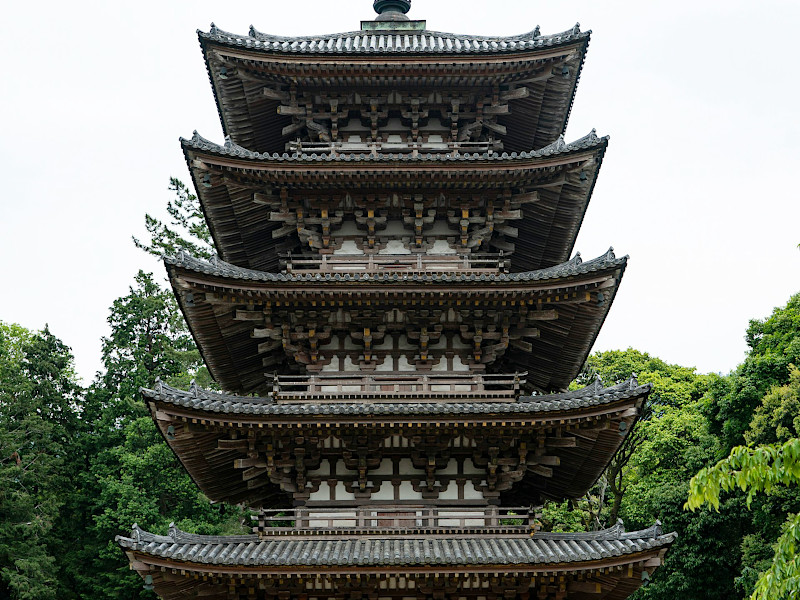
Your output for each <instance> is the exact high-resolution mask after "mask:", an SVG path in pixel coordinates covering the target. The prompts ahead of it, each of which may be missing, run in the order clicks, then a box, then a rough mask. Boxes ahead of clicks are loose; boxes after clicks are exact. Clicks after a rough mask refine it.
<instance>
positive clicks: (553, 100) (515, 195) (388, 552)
mask: <svg viewBox="0 0 800 600" xmlns="http://www.w3.org/2000/svg"><path fill="white" fill-rule="evenodd" d="M409 8H410V2H409V1H408V0H375V9H376V11H377V12H378V14H379V16H378V18H377V19H376V20H374V21H365V22H362V24H361V30H360V31H356V32H352V33H343V34H337V35H329V36H319V37H309V38H284V37H277V36H272V35H267V34H264V33H261V32H259V31H256V30H255V29H251V30H250V33H249V35H246V36H240V35H234V34H231V33H227V32H224V31H221V30H219V29H217V28H216V27H214V26H213V25H212V27H211V31H210V32H208V33H204V32H200V33H199V36H200V43H201V46H202V48H203V53H204V57H205V60H206V64H207V67H208V72H209V76H210V79H211V84H212V88H213V90H214V94H215V97H216V101H217V106H218V108H219V113H220V117H221V120H222V125H223V128H224V131H225V135H226V138H225V143H224V144H223V145H218V144H215V143H213V142H210V141H208V140H206V139H204V138H202V137H200V136H199V135H197V134H195V135H194V136H193V137H192V138H191V139H184V140H181V143H182V146H183V151H184V154H185V156H186V160H187V163H188V166H189V169H190V172H191V175H192V178H193V181H194V184H195V187H196V189H197V191H198V196H199V198H200V201H201V203H202V206H203V210H204V212H205V216H206V219H207V222H208V225H209V227H210V229H211V232H212V235H213V237H214V242H215V245H216V248H217V251H218V254H219V258H218V259H215V260H212V261H210V262H206V261H202V260H197V259H195V258H192V257H190V256H185V255H181V256H177V257H172V258H168V259H166V265H167V270H168V273H169V277H170V281H171V282H172V286H173V288H174V291H175V294H176V296H177V298H178V301H179V303H180V306H181V309H182V310H183V313H184V315H185V317H186V320H187V322H188V324H189V327H190V328H191V331H192V333H193V335H194V338H195V340H196V341H197V344H198V346H199V348H200V350H201V352H202V354H203V357H204V358H205V361H206V364H207V365H208V367H209V369H210V371H211V373H212V374H213V376H214V378H215V379H216V381H217V382H218V383H219V385H220V386H221V387H222V388H224V389H226V390H229V391H230V392H232V393H235V394H240V395H229V394H222V393H216V392H211V391H207V390H202V389H197V388H194V387H193V388H192V389H190V390H188V391H182V390H177V389H174V388H171V387H169V386H167V385H164V384H162V383H160V382H157V383H156V385H155V386H154V389H152V390H142V393H143V395H144V398H145V401H146V403H147V404H148V406H149V407H150V410H151V412H152V414H153V418H154V419H155V421H156V423H157V424H158V426H159V428H160V430H161V431H162V432H163V434H164V437H165V439H166V440H167V442H168V443H169V445H170V447H171V448H172V449H173V450H174V452H175V453H176V455H177V456H178V458H179V459H180V460H181V462H182V464H183V465H184V467H185V468H186V469H187V471H188V472H189V474H190V475H191V476H192V478H193V479H194V481H195V482H196V484H197V485H198V486H199V487H200V489H201V490H202V491H203V492H204V493H205V494H206V495H207V496H208V497H209V498H210V499H211V500H212V501H215V502H230V503H241V504H244V505H246V506H249V507H252V508H254V509H259V510H260V514H259V517H258V519H257V523H256V525H255V527H254V534H253V535H250V536H234V537H208V536H198V535H192V534H187V533H184V532H181V531H178V530H172V531H171V532H170V535H169V536H158V535H153V534H150V533H147V532H144V531H142V530H140V529H139V528H137V527H135V526H134V530H133V533H132V534H131V537H129V538H118V539H119V543H120V544H121V545H122V547H123V548H124V549H125V551H126V552H127V554H128V556H129V558H130V561H131V565H132V568H134V569H135V570H136V571H137V572H139V573H140V574H141V576H142V577H143V578H144V579H145V584H146V586H147V587H148V588H150V587H152V588H154V589H155V591H156V593H157V594H158V595H159V596H161V597H162V598H165V599H176V600H177V599H181V598H209V599H212V600H215V599H226V600H255V599H272V598H276V599H279V600H294V599H298V600H328V599H331V600H333V599H336V600H362V599H364V600H366V599H369V600H429V599H430V600H445V599H448V600H449V599H452V600H456V599H464V600H467V599H468V600H499V599H500V598H502V599H504V600H517V599H519V600H528V599H537V600H545V599H565V598H570V599H582V598H585V599H597V600H604V599H622V598H626V597H627V596H628V595H629V594H630V593H631V592H633V591H634V590H635V589H636V588H637V587H638V586H639V585H641V583H642V582H643V581H646V580H648V579H649V575H650V573H651V572H652V570H653V569H654V568H655V567H657V566H658V565H659V564H660V562H661V559H662V557H663V555H664V553H665V552H666V550H667V548H668V547H669V545H670V544H671V543H672V541H673V539H674V534H669V535H663V534H662V533H661V531H660V530H659V528H658V526H655V527H653V528H651V529H648V530H645V531H638V532H630V533H626V532H625V531H624V529H623V528H622V527H621V525H617V526H615V527H613V528H612V529H609V530H605V531H599V532H591V533H583V534H555V533H543V532H539V531H537V527H536V517H535V510H534V509H533V508H532V507H533V506H536V505H538V504H540V503H541V502H542V501H543V500H545V499H564V498H578V497H581V496H583V495H584V494H585V493H586V491H587V490H588V489H589V488H590V487H591V486H592V485H593V484H594V482H595V481H596V480H597V478H598V477H599V476H600V474H601V473H602V471H603V470H604V468H605V467H606V465H607V464H608V462H609V461H610V460H611V458H612V457H613V455H614V453H615V452H616V451H617V449H618V448H619V446H620V445H621V443H622V442H623V441H624V439H625V436H626V435H627V434H628V432H629V431H630V429H631V427H633V426H634V424H635V423H636V420H637V418H638V415H639V412H640V409H641V407H642V404H643V403H644V401H645V400H646V398H647V395H648V394H649V392H650V388H649V386H640V385H638V384H637V382H636V381H635V380H631V381H627V382H625V383H623V384H619V385H615V386H613V387H604V386H603V384H602V383H601V382H600V381H598V382H596V383H595V384H593V385H591V386H589V387H587V388H584V389H581V390H577V391H570V392H567V391H564V390H566V388H567V386H568V384H569V382H570V381H571V380H572V379H574V377H575V376H576V375H577V374H578V372H579V370H580V368H581V366H582V365H583V363H584V361H585V359H586V357H587V355H588V353H589V351H590V349H591V347H592V344H593V342H594V340H595V338H596V336H597V334H598V332H599V330H600V327H601V326H602V323H603V321H604V319H605V316H606V314H607V313H608V310H609V308H610V306H611V304H612V302H613V299H614V296H615V294H616V291H617V288H618V286H619V283H620V280H621V278H622V275H623V272H624V270H625V265H626V259H625V258H617V257H615V256H614V253H613V252H612V251H609V252H608V253H607V254H605V255H604V256H601V257H599V258H597V259H594V260H590V261H586V262H583V261H582V260H581V259H580V256H579V255H576V256H575V257H574V258H572V259H570V260H568V258H569V256H570V253H571V252H572V249H573V245H574V242H575V238H576V236H577V234H578V230H579V228H580V225H581V222H582V219H583V215H584V213H585V211H586V207H587V205H588V202H589V199H590V196H591V193H592V189H593V187H594V184H595V181H596V179H597V175H598V171H599V169H600V165H601V163H602V159H603V156H604V153H605V150H606V146H607V143H608V138H605V137H598V136H596V135H595V133H594V132H592V133H590V134H589V135H587V136H585V137H583V138H581V139H579V140H577V141H575V142H572V143H566V142H565V141H564V139H563V132H564V130H565V128H566V124H567V119H568V116H569V111H570V107H571V104H572V99H573V97H574V94H575V90H576V87H577V83H578V79H579V76H580V72H581V68H582V65H583V60H584V57H585V54H586V50H587V47H588V43H589V33H588V32H581V31H580V29H579V27H578V26H575V27H574V28H573V29H570V30H568V31H565V32H563V33H559V34H556V35H542V34H540V33H539V30H538V28H537V29H536V30H534V31H532V32H531V33H528V34H524V35H521V36H514V37H508V38H488V37H478V36H466V35H452V34H445V33H439V32H434V31H429V30H427V29H426V26H425V22H424V21H413V20H409V18H408V17H407V16H406V13H407V12H408V10H409Z"/></svg>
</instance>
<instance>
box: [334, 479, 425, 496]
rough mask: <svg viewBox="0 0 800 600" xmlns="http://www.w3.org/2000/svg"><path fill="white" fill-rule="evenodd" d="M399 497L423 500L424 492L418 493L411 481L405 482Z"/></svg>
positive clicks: (402, 483)
mask: <svg viewBox="0 0 800 600" xmlns="http://www.w3.org/2000/svg"><path fill="white" fill-rule="evenodd" d="M398 495H399V500H422V492H418V491H416V490H415V489H414V488H413V487H412V485H411V482H410V481H403V482H401V483H400V488H399V489H398ZM337 499H338V498H337Z"/></svg>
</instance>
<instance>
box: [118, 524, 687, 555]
mask: <svg viewBox="0 0 800 600" xmlns="http://www.w3.org/2000/svg"><path fill="white" fill-rule="evenodd" d="M496 537H497V538H498V539H502V536H496ZM274 539H275V541H293V542H299V543H303V541H304V540H291V539H289V540H282V539H281V538H280V537H275V538H274ZM369 539H370V541H372V542H375V541H379V542H380V541H391V540H395V539H400V541H403V542H405V541H409V540H411V541H420V542H428V543H460V542H461V541H463V540H449V539H431V538H427V537H426V536H425V535H424V534H420V537H419V538H415V537H411V538H407V537H406V538H402V539H401V538H395V537H394V536H392V535H387V536H386V537H385V538H383V539H381V538H378V539H376V538H375V537H374V536H372V537H371V538H369ZM474 539H475V540H482V539H484V538H483V536H481V535H476V536H475V538H474ZM513 539H514V540H515V541H532V542H536V541H570V540H571V541H604V542H609V541H631V540H648V541H674V539H677V533H667V534H665V533H663V532H662V530H661V522H660V521H656V523H655V524H654V525H652V526H650V527H648V528H646V529H641V530H638V531H625V526H624V525H623V523H622V520H618V521H617V523H615V524H614V525H613V526H611V527H609V528H606V529H601V530H598V531H577V532H542V531H539V532H537V533H535V534H534V535H532V536H530V537H529V538H521V539H520V538H517V537H514V538H513ZM115 540H116V541H117V542H118V543H121V544H123V545H125V546H127V547H134V549H141V547H142V546H145V545H147V544H150V543H156V544H181V543H182V544H207V545H225V544H233V543H250V542H255V541H258V542H261V541H262V540H261V538H260V537H259V536H258V535H257V534H242V535H219V536H215V535H204V534H196V533H189V532H186V531H182V530H180V529H178V528H177V526H175V524H174V523H170V526H169V534H168V535H159V534H155V533H151V532H149V531H145V530H143V529H141V528H140V527H139V526H138V525H137V524H135V523H134V525H133V527H132V530H131V534H130V537H126V536H122V535H118V536H116V538H115ZM366 540H367V538H365V537H360V536H357V535H354V536H352V538H350V539H348V540H344V541H350V542H361V541H366ZM322 541H329V540H327V539H325V538H319V539H317V540H316V542H322ZM467 541H471V540H470V539H469V538H468V540H467ZM313 542H314V540H312V543H313Z"/></svg>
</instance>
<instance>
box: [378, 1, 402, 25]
mask: <svg viewBox="0 0 800 600" xmlns="http://www.w3.org/2000/svg"><path fill="white" fill-rule="evenodd" d="M373 7H374V8H375V12H376V13H378V18H377V20H378V21H407V20H408V17H407V16H406V13H407V12H408V11H409V10H411V0H375V2H374V3H373Z"/></svg>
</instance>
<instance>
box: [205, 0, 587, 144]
mask: <svg viewBox="0 0 800 600" xmlns="http://www.w3.org/2000/svg"><path fill="white" fill-rule="evenodd" d="M409 8H410V2H407V1H405V0H386V1H382V0H379V1H377V2H375V9H376V11H377V12H378V13H379V15H378V18H377V19H376V20H374V21H363V22H362V24H361V29H360V30H358V31H352V32H347V33H337V34H328V35H317V36H305V37H286V36H277V35H272V34H267V33H263V32H261V31H258V30H257V29H255V28H254V27H251V28H250V31H249V33H248V34H247V35H238V34H234V33H229V32H226V31H223V30H222V29H220V28H218V27H216V26H215V25H214V24H213V23H212V25H211V28H210V30H209V31H208V32H203V31H198V35H199V38H200V44H201V46H202V49H203V53H204V56H205V61H206V65H207V68H208V72H209V76H210V79H211V83H212V86H213V88H214V94H215V97H216V101H217V107H218V109H219V114H220V118H221V120H222V126H223V130H224V132H225V135H227V136H230V138H231V140H232V141H233V142H234V143H236V144H239V145H241V146H243V147H245V148H248V149H249V150H252V151H256V152H276V151H283V147H284V144H285V142H286V139H287V136H290V135H291V134H293V133H296V132H297V131H299V130H300V129H301V128H302V127H304V126H306V125H307V124H308V122H309V121H314V122H316V123H317V125H321V126H322V127H323V128H325V129H322V130H320V129H319V128H315V126H314V125H313V124H312V125H311V127H312V128H315V131H317V132H320V133H322V134H323V135H322V137H323V138H326V137H328V138H331V139H333V140H335V139H336V137H337V135H336V132H334V131H331V127H333V129H335V130H336V131H340V130H346V127H347V125H348V124H349V117H350V116H351V115H349V114H348V111H353V110H356V109H358V108H359V107H361V108H364V109H366V110H367V111H370V112H373V113H375V114H373V115H372V116H374V117H379V116H380V115H382V114H384V113H386V112H387V109H388V111H389V112H392V107H393V106H396V107H398V109H402V111H403V112H406V113H407V120H408V121H411V120H415V119H414V116H413V113H414V109H415V107H416V109H418V111H419V112H418V114H417V119H416V120H422V121H423V122H424V125H429V123H427V120H428V117H434V118H437V117H438V118H441V119H442V121H443V124H444V125H445V126H446V128H449V126H450V125H451V124H452V122H451V118H452V117H456V120H455V122H456V123H457V124H458V126H459V127H458V130H457V131H456V137H461V138H464V137H465V136H467V137H469V140H466V139H462V140H461V141H476V138H480V137H481V135H480V134H481V133H483V132H482V131H476V128H472V129H466V130H465V129H464V127H466V126H470V125H474V123H475V122H476V121H480V122H482V123H483V125H482V128H481V129H484V130H485V131H488V132H491V134H492V136H491V137H492V138H493V139H494V141H501V142H502V144H503V148H504V149H505V150H508V151H530V150H532V149H533V150H537V149H540V148H542V147H544V146H546V145H548V144H550V143H553V142H554V141H556V140H557V139H558V137H559V135H561V134H563V133H564V130H565V129H566V126H567V121H568V118H569V113H570V109H571V106H572V101H573V99H574V96H575V91H576V89H577V84H578V80H579V78H580V73H581V69H582V66H583V61H584V58H585V56H586V51H587V48H588V45H589V37H590V32H588V31H587V32H582V31H581V30H580V27H579V26H578V25H575V26H574V27H572V28H571V29H568V30H566V31H563V32H560V33H556V34H552V35H543V34H542V33H541V32H540V31H539V28H538V27H536V28H535V29H534V30H533V31H530V32H528V33H524V34H521V35H515V36H507V37H489V36H475V35H458V34H451V33H442V32H437V31H430V30H428V29H427V28H426V23H425V21H418V20H409V19H408V17H407V15H406V14H405V13H406V12H407V11H408V9H409ZM265 82H271V84H272V86H266V88H265V85H264V84H265ZM312 91H313V92H314V93H313V95H312V93H311V92H312ZM390 92H391V93H390ZM292 100H297V101H298V102H297V103H296V104H293V103H292V102H291V101H292ZM301 109H302V110H301ZM306 109H308V110H306ZM276 112H278V113H279V114H280V117H279V118H275V114H276ZM362 116H363V115H362ZM388 116H389V118H391V117H392V116H393V115H388ZM398 116H399V115H398ZM332 117H333V118H334V119H335V120H336V121H338V120H341V121H342V122H338V123H330V125H329V124H328V123H329V122H330V120H331V118H332ZM326 121H327V122H326ZM437 121H438V119H437ZM437 124H438V123H437V122H436V121H434V124H433V125H434V126H433V129H436V126H437ZM424 125H423V126H424ZM373 129H374V127H373Z"/></svg>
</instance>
